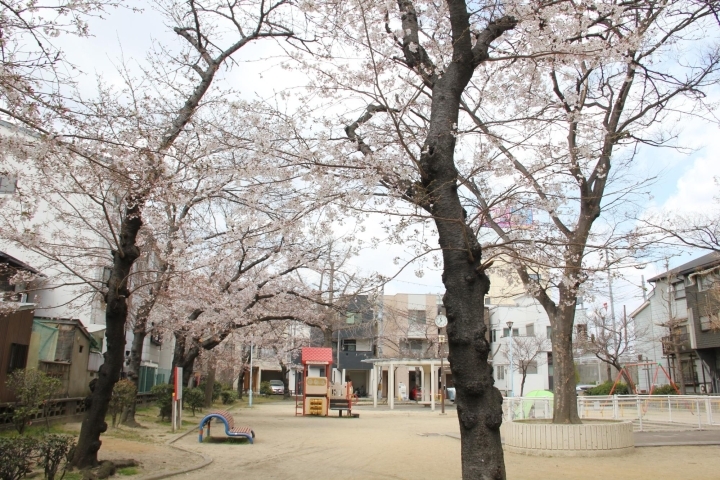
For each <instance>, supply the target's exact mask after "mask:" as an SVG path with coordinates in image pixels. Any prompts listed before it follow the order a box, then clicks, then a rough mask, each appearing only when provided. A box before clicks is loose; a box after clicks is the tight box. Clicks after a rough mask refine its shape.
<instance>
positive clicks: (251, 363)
mask: <svg viewBox="0 0 720 480" xmlns="http://www.w3.org/2000/svg"><path fill="white" fill-rule="evenodd" d="M252 370H253V339H252V338H250V399H249V400H248V405H249V406H251V407H252V397H253V375H252V373H253V372H252Z"/></svg>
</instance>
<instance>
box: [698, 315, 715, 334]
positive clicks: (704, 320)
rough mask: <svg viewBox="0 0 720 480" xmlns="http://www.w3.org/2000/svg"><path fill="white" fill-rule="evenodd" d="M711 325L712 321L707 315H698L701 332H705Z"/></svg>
mask: <svg viewBox="0 0 720 480" xmlns="http://www.w3.org/2000/svg"><path fill="white" fill-rule="evenodd" d="M711 325H712V322H711V321H710V317H709V316H708V315H703V316H701V317H700V330H702V331H703V332H707V331H709V330H710V327H711Z"/></svg>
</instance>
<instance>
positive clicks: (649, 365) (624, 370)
mask: <svg viewBox="0 0 720 480" xmlns="http://www.w3.org/2000/svg"><path fill="white" fill-rule="evenodd" d="M628 367H647V368H648V369H650V368H652V367H655V373H653V379H652V384H651V385H650V392H649V395H652V393H653V391H654V390H655V384H656V383H657V377H658V373H660V370H662V372H663V373H664V374H665V377H666V378H667V379H668V381H669V382H670V385H672V386H673V388H674V389H675V391H676V392H677V393H678V395H679V394H680V390H679V389H678V387H677V385H675V382H673V380H672V378H670V375H669V374H668V372H667V370H665V367H663V366H662V365H661V364H660V363H652V362H642V363H628V364H626V365H624V366H623V367H622V369H621V370H620V371H619V372H618V374H617V377H616V378H615V383H613V386H612V388H611V389H610V395H612V394H613V392H615V387H616V386H617V384H618V382H620V378H622V375H623V373H625V375H626V376H627V378H628V379H630V385H628V388H630V391H631V392H632V393H634V394H635V395H637V394H638V391H637V385H635V384H634V383H633V382H632V375H631V374H630V371H629V370H628Z"/></svg>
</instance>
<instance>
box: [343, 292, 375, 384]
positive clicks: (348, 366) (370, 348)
mask: <svg viewBox="0 0 720 480" xmlns="http://www.w3.org/2000/svg"><path fill="white" fill-rule="evenodd" d="M376 311H377V309H376V305H373V303H372V302H371V300H370V298H369V297H368V295H357V296H355V297H353V298H352V299H351V300H350V301H349V302H348V305H347V307H346V312H345V318H344V322H343V326H342V327H341V328H338V329H337V330H336V331H335V332H333V337H334V338H333V344H332V347H333V357H334V358H335V369H336V371H339V372H341V378H342V379H343V380H344V379H346V378H349V379H350V380H351V381H352V384H353V388H354V389H355V390H356V391H358V392H360V393H361V394H367V392H369V391H370V371H371V370H372V365H371V364H370V363H367V362H364V361H363V360H368V359H370V358H373V356H374V355H376V353H377V342H376V338H375V337H376V335H375V332H376V330H375V327H376V325H375V316H376V315H375V313H376Z"/></svg>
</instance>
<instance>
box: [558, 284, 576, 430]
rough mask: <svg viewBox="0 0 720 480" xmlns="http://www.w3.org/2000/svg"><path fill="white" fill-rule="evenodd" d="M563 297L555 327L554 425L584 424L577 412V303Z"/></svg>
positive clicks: (561, 296)
mask: <svg viewBox="0 0 720 480" xmlns="http://www.w3.org/2000/svg"><path fill="white" fill-rule="evenodd" d="M563 300H565V302H564V301H563ZM566 302H567V300H566V299H565V298H564V295H562V293H561V295H560V301H559V302H558V306H557V311H556V314H555V319H554V320H555V321H554V322H553V325H552V347H553V370H554V372H553V386H554V393H555V395H554V401H553V423H581V422H580V416H579V415H578V410H577V391H576V388H575V387H576V386H577V385H576V382H575V360H574V358H573V348H572V347H573V345H572V334H573V324H574V322H575V303H574V302H572V305H567V303H566Z"/></svg>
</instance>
